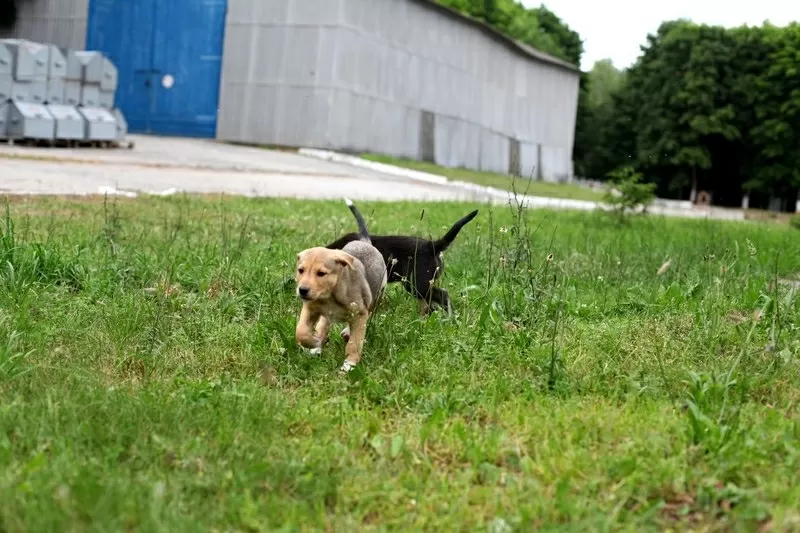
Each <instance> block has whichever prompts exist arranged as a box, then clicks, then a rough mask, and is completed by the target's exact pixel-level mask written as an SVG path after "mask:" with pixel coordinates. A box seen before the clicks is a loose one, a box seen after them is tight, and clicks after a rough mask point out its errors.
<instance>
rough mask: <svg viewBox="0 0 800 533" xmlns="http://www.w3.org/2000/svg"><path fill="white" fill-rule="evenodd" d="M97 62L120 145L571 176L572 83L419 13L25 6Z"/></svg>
mask: <svg viewBox="0 0 800 533" xmlns="http://www.w3.org/2000/svg"><path fill="white" fill-rule="evenodd" d="M20 8H21V13H20V15H21V16H20V20H19V22H18V24H17V26H16V27H15V28H14V30H13V31H12V32H11V33H12V34H14V35H15V36H20V37H25V38H29V39H32V40H38V41H45V42H53V43H55V44H58V45H60V46H63V47H72V48H84V47H85V48H88V49H94V50H101V51H103V52H105V53H106V54H107V55H108V56H109V57H111V59H112V60H113V61H114V62H115V63H116V64H117V67H118V68H119V77H120V88H119V90H118V94H117V101H118V102H119V106H120V107H121V108H122V110H123V111H124V113H125V115H126V117H127V118H128V121H129V123H130V128H131V131H133V132H152V133H157V134H174V135H192V136H204V137H217V138H219V139H222V140H230V141H239V142H247V143H258V144H274V145H284V146H304V147H315V148H326V149H333V150H341V151H348V152H362V151H364V152H377V153H384V154H390V155H395V156H401V157H408V158H413V159H423V160H429V161H435V162H436V163H439V164H443V165H447V166H459V167H465V168H471V169H481V170H491V171H495V172H515V173H519V174H522V175H523V176H538V177H542V178H544V179H547V180H556V179H562V178H566V177H569V176H571V175H572V147H573V143H574V132H575V118H576V113H577V102H578V90H579V71H578V69H577V68H576V67H574V66H572V65H569V64H567V63H566V62H563V61H561V60H559V59H556V58H553V57H551V56H548V55H546V54H543V53H541V52H538V51H536V50H533V49H531V48H529V47H526V46H524V45H522V44H520V43H517V42H515V41H513V40H511V39H508V38H506V37H504V36H502V35H500V34H499V33H497V32H495V31H493V30H491V29H490V28H488V27H487V26H485V25H483V24H481V23H479V22H476V21H473V20H471V19H468V18H465V17H462V16H460V15H458V14H457V13H454V12H453V11H451V10H449V9H446V8H444V7H442V6H441V5H439V4H436V3H435V2H433V1H431V0H137V1H136V2H132V1H130V0H28V1H27V2H25V3H23V4H21V6H20Z"/></svg>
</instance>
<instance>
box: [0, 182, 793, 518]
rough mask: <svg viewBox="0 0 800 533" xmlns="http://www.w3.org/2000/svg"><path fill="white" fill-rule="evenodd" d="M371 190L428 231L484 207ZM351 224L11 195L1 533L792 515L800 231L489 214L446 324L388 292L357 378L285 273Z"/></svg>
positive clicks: (1, 388) (317, 217)
mask: <svg viewBox="0 0 800 533" xmlns="http://www.w3.org/2000/svg"><path fill="white" fill-rule="evenodd" d="M360 207H361V210H362V212H363V213H364V215H365V217H366V218H367V220H368V222H369V224H370V225H371V229H372V231H374V232H375V233H388V232H403V233H408V232H413V233H418V234H422V235H428V234H433V235H440V234H442V233H443V231H444V228H445V227H447V226H449V225H450V224H451V223H452V222H453V221H455V220H456V219H457V218H459V217H460V216H462V215H463V214H465V213H467V212H468V211H469V209H470V208H471V207H472V206H470V205H465V204H439V205H428V206H423V205H421V204H394V205H393V204H383V203H367V202H365V203H362V204H360ZM423 210H424V216H423V217H421V213H422V212H423ZM354 227H355V223H354V221H353V220H352V218H351V216H350V214H349V212H348V211H347V209H346V208H345V206H344V203H343V202H326V203H312V202H299V201H284V200H244V199H233V198H227V197H226V198H205V199H202V198H184V197H174V198H170V199H138V200H114V201H112V200H108V202H104V201H103V200H102V199H97V200H86V199H84V200H71V199H14V200H12V203H11V205H10V213H9V218H8V219H7V220H6V221H4V222H0V228H2V237H1V238H0V531H3V532H21V531H98V532H103V533H107V532H112V531H134V530H136V531H165V532H166V531H169V532H177V531H180V532H189V531H265V530H273V531H274V530H283V531H310V530H328V531H357V530H366V531H370V530H375V531H377V530H389V529H395V530H406V531H412V530H413V531H423V530H427V531H431V530H435V531H491V532H505V531H515V530H520V531H530V530H531V529H533V528H535V529H536V530H540V531H555V530H559V531H563V530H571V531H612V530H613V531H636V532H639V531H651V530H664V529H667V528H671V529H673V530H683V531H685V530H687V529H689V528H694V529H695V530H700V529H705V530H715V531H719V530H740V531H770V530H774V531H792V530H793V531H797V530H798V528H800V510H799V509H798V506H797V502H798V501H800V476H798V472H800V416H798V412H797V403H798V399H800V364H798V354H799V353H800V331H798V324H800V321H799V319H800V313H799V311H800V304H798V298H797V294H796V293H797V285H796V284H794V283H793V282H792V279H794V278H793V276H795V275H796V273H798V272H800V250H799V249H798V242H799V241H798V233H797V230H793V229H791V228H789V227H777V226H774V225H768V224H758V223H736V224H732V223H721V222H701V221H685V220H665V219H659V218H637V219H634V220H633V221H631V222H630V224H626V225H618V224H617V223H615V222H613V221H612V220H611V219H609V218H607V217H606V216H603V214H592V213H568V212H549V211H532V212H529V213H523V214H520V213H517V212H515V211H514V210H512V209H510V208H494V209H491V208H489V207H487V206H483V207H481V212H480V214H479V216H478V218H476V219H475V221H473V222H472V223H471V224H470V225H468V226H467V227H466V228H465V229H464V230H463V231H462V233H461V235H460V236H459V238H458V240H457V241H456V243H455V245H454V246H453V247H452V248H451V249H450V250H448V252H447V254H446V260H447V268H446V275H445V279H444V285H445V286H446V287H447V288H448V289H449V291H450V293H451V295H452V296H453V299H454V304H455V307H456V313H455V314H454V316H453V317H452V318H447V317H445V316H442V315H441V314H434V315H433V316H432V317H430V318H428V319H420V318H418V316H417V306H416V303H415V302H414V301H413V300H412V298H410V297H409V296H408V295H407V294H405V293H404V292H403V291H402V289H401V288H400V287H397V286H391V288H390V289H389V290H388V292H387V300H386V301H385V303H384V305H383V306H382V308H381V309H380V311H379V313H378V314H377V315H376V316H375V318H374V320H373V321H372V322H371V324H370V329H369V331H368V334H367V344H366V348H365V353H364V359H363V361H362V364H361V365H360V366H359V367H358V368H357V369H356V370H355V371H354V372H353V373H351V374H350V375H348V376H344V377H342V376H339V375H337V374H336V370H337V369H338V366H339V364H340V363H341V361H342V359H343V344H342V341H341V340H340V339H339V338H338V335H336V332H338V330H334V335H333V339H334V340H333V341H332V343H331V344H330V345H329V346H328V348H327V349H326V352H325V353H323V355H322V357H321V358H312V357H310V356H308V355H306V354H305V353H303V352H301V351H300V350H299V349H298V348H296V346H295V343H294V327H295V319H296V316H297V313H298V311H299V303H298V301H297V300H296V299H295V297H294V295H293V289H294V286H293V268H294V258H295V254H296V253H297V252H298V251H299V250H301V249H302V248H304V247H307V246H310V245H318V244H321V243H325V242H327V241H329V240H331V239H332V238H334V237H335V236H338V235H339V234H340V233H341V232H343V231H345V230H348V231H350V230H352V229H353V228H354ZM667 262H669V263H668V264H667Z"/></svg>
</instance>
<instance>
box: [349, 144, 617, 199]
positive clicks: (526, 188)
mask: <svg viewBox="0 0 800 533" xmlns="http://www.w3.org/2000/svg"><path fill="white" fill-rule="evenodd" d="M361 157H362V158H364V159H367V160H369V161H375V162H377V163H385V164H388V165H396V166H399V167H404V168H409V169H412V170H419V171H421V172H429V173H432V174H438V175H440V176H444V177H445V178H447V179H449V180H454V181H466V182H468V183H476V184H478V185H484V186H487V187H494V188H496V189H500V190H507V191H511V190H515V189H516V191H517V192H518V193H524V194H529V195H531V196H545V197H549V198H567V199H571V200H587V201H591V202H600V201H603V194H604V193H603V192H602V191H596V190H592V189H589V188H586V187H581V186H578V185H573V184H567V183H552V182H546V181H537V180H531V179H527V178H528V176H526V177H524V178H519V177H518V178H512V177H511V176H507V175H505V174H495V173H493V172H478V171H475V170H467V169H464V168H447V167H442V166H439V165H434V164H433V163H425V162H424V161H413V160H409V159H398V158H395V157H389V156H385V155H377V154H362V156H361Z"/></svg>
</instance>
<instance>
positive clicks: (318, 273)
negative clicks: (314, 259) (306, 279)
mask: <svg viewBox="0 0 800 533" xmlns="http://www.w3.org/2000/svg"><path fill="white" fill-rule="evenodd" d="M325 274H327V272H323V271H321V270H320V271H319V272H317V276H319V277H320V278H321V277H323V276H324V275H325Z"/></svg>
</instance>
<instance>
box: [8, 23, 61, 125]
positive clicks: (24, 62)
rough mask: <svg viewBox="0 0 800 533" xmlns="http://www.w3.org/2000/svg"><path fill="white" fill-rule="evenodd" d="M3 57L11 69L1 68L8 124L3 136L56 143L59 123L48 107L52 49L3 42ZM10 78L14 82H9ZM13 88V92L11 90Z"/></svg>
mask: <svg viewBox="0 0 800 533" xmlns="http://www.w3.org/2000/svg"><path fill="white" fill-rule="evenodd" d="M0 48H1V49H2V51H0V57H3V58H6V59H10V61H6V62H7V63H8V65H7V66H8V67H10V69H8V68H4V67H3V65H0V71H2V72H6V73H5V74H3V73H0V88H2V90H0V92H1V93H2V94H3V97H4V100H3V102H2V103H3V104H4V105H3V109H4V111H0V112H1V113H3V117H4V119H5V120H6V122H7V125H6V126H5V127H4V129H5V131H4V132H0V133H2V134H3V135H2V136H3V137H8V138H10V139H17V138H26V139H38V140H52V139H53V138H54V136H55V121H54V120H53V117H52V116H51V115H50V113H49V111H48V110H47V108H46V107H45V106H44V103H45V101H46V97H47V73H48V70H49V59H50V49H49V47H47V46H45V45H42V44H39V43H34V42H31V41H26V40H24V39H5V40H2V41H0ZM9 77H10V80H9ZM9 85H10V89H11V90H10V91H9V90H8V88H9Z"/></svg>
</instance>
